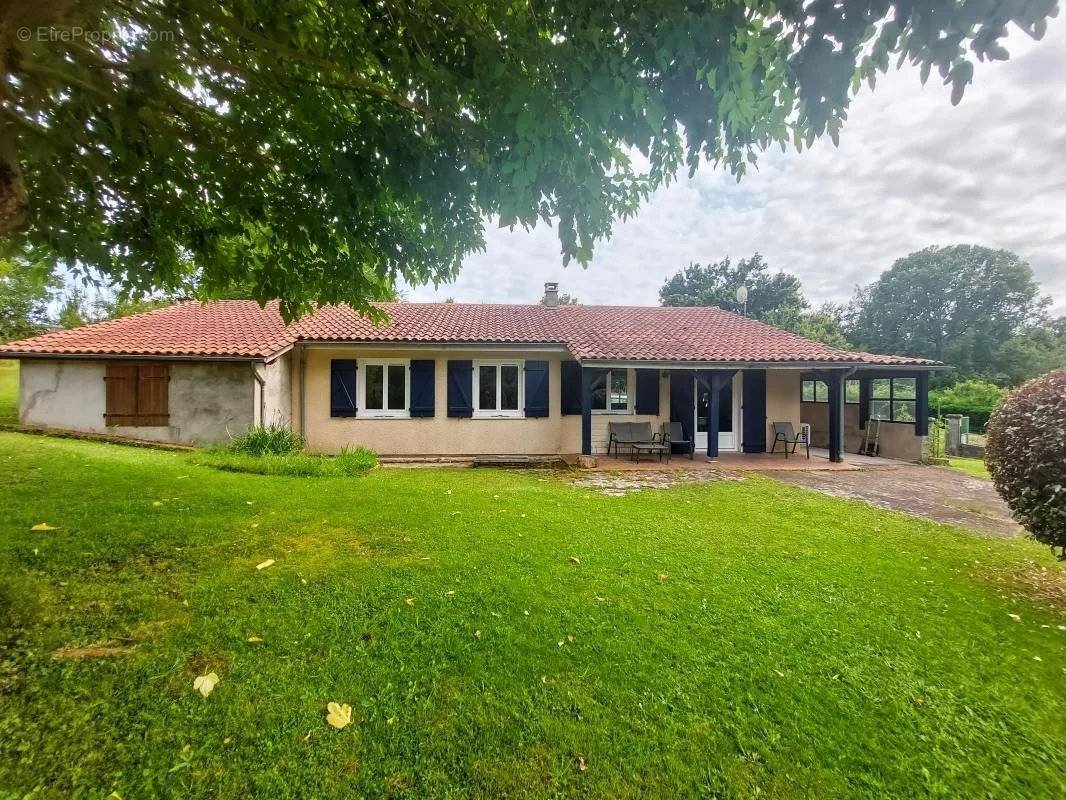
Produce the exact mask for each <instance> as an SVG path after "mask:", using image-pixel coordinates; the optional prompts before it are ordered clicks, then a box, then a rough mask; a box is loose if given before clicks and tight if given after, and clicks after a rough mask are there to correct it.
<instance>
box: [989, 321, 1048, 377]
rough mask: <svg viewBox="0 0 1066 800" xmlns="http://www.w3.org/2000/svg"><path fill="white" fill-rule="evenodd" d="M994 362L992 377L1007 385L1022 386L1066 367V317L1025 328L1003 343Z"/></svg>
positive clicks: (990, 375)
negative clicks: (1031, 379)
mask: <svg viewBox="0 0 1066 800" xmlns="http://www.w3.org/2000/svg"><path fill="white" fill-rule="evenodd" d="M993 363H994V366H995V369H994V371H992V372H991V373H990V374H989V378H990V379H991V380H993V381H995V382H996V383H999V384H1001V385H1003V386H1018V385H1019V384H1022V383H1024V382H1025V381H1027V380H1029V379H1030V378H1035V377H1037V376H1038V375H1043V374H1045V373H1047V372H1051V371H1052V370H1055V369H1062V368H1064V367H1066V317H1059V318H1058V319H1057V320H1054V321H1052V322H1050V323H1047V324H1036V325H1030V326H1028V327H1026V328H1024V329H1023V330H1022V331H1021V332H1020V333H1019V334H1017V335H1016V336H1012V337H1011V338H1010V339H1008V340H1007V341H1005V342H1003V344H1002V345H1001V346H1000V347H999V349H998V350H997V351H996V355H995V357H994V358H993Z"/></svg>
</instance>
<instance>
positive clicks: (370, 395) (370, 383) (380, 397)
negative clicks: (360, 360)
mask: <svg viewBox="0 0 1066 800" xmlns="http://www.w3.org/2000/svg"><path fill="white" fill-rule="evenodd" d="M365 404H366V407H367V408H368V409H371V410H373V411H381V410H382V409H384V408H385V367H383V366H382V365H381V364H367V365H366V401H365Z"/></svg>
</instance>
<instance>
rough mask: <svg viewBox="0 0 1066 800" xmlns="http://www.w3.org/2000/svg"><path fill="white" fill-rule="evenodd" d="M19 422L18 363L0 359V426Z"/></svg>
mask: <svg viewBox="0 0 1066 800" xmlns="http://www.w3.org/2000/svg"><path fill="white" fill-rule="evenodd" d="M18 421H19V362H17V361H10V360H8V359H3V358H0V425H13V424H15V423H16V422H18Z"/></svg>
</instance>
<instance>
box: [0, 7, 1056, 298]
mask: <svg viewBox="0 0 1066 800" xmlns="http://www.w3.org/2000/svg"><path fill="white" fill-rule="evenodd" d="M1055 12H1056V0H1001V2H996V3H981V4H974V3H964V2H961V0H925V1H924V2H922V3H918V4H899V3H896V4H891V3H887V2H886V3H881V4H873V5H871V4H870V3H869V2H865V1H863V2H860V0H841V2H836V3H809V2H797V0H785V1H784V2H780V1H778V2H770V1H769V0H755V1H754V2H739V1H738V0H724V2H720V3H697V4H693V3H689V2H685V1H683V0H628V1H627V2H604V0H568V2H565V3H549V2H544V0H521V1H520V2H515V1H513V0H511V1H508V0H500V1H499V2H488V3H466V2H456V1H455V0H424V2H417V3H415V2H386V3H319V2H311V0H291V2H286V3H262V2H251V1H250V0H221V2H220V0H180V2H179V1H178V0H122V2H118V0H97V2H91V3H72V2H30V0H16V1H15V2H8V3H5V4H4V5H3V6H2V8H0V62H2V67H3V84H2V91H0V236H8V237H10V238H12V239H14V240H15V241H17V242H34V243H45V244H47V245H48V246H50V247H51V248H52V249H53V250H54V251H55V253H56V254H57V255H58V256H59V257H60V258H61V259H63V260H64V261H67V262H68V263H72V264H73V263H77V264H81V265H83V266H84V267H86V268H91V269H93V270H95V271H97V272H99V273H100V274H101V275H102V276H103V279H104V281H105V282H112V283H115V284H118V285H119V286H120V287H121V288H122V289H123V290H125V291H130V292H132V293H133V294H149V293H152V292H155V291H175V290H177V289H179V288H180V286H181V285H182V284H183V282H184V276H185V274H186V270H187V264H188V262H189V261H191V262H193V263H195V264H196V265H197V268H198V269H199V270H201V271H202V284H203V286H204V287H205V291H206V292H208V294H211V293H213V292H216V291H222V290H224V289H225V287H227V286H229V285H231V284H233V283H240V282H242V281H250V283H251V285H252V286H253V287H254V292H255V297H256V299H258V300H260V301H265V300H268V299H271V298H281V300H282V309H283V311H284V313H286V314H287V315H290V316H291V315H293V314H295V313H298V312H300V311H302V310H305V309H306V308H308V306H309V305H310V304H312V303H314V302H337V301H347V302H350V303H351V304H352V305H353V306H354V307H355V308H357V309H361V310H362V311H364V312H366V313H373V311H372V309H371V307H370V305H369V302H370V300H372V299H374V298H376V297H379V296H381V295H382V294H383V293H384V292H386V291H387V290H388V289H389V288H391V287H392V286H393V285H395V283H396V282H397V280H398V279H399V278H403V279H405V281H406V283H407V284H409V285H411V286H418V285H422V284H425V283H430V282H432V283H435V284H439V283H440V282H443V281H446V280H448V279H450V278H452V277H454V276H455V274H456V272H457V271H458V269H459V265H460V264H461V262H462V260H463V258H464V257H465V256H466V255H468V254H470V253H472V252H475V251H477V250H478V249H480V248H482V247H483V245H484V236H483V228H484V224H485V219H486V217H492V218H496V219H497V220H498V222H499V224H500V225H504V226H511V227H513V226H515V225H523V226H532V225H535V224H536V223H537V222H538V221H543V222H545V223H552V224H553V225H554V226H555V227H556V229H557V231H558V236H559V240H560V244H561V250H562V257H563V261H564V263H567V262H569V261H570V260H572V259H576V260H577V261H579V262H580V263H582V264H585V263H587V262H588V261H589V260H590V258H591V256H592V252H593V247H594V245H595V244H596V242H597V241H600V240H602V239H603V238H604V237H606V236H607V235H608V234H609V233H610V230H611V225H612V222H613V220H614V219H616V218H619V217H626V216H628V215H631V214H633V213H634V212H635V211H636V209H637V208H638V206H639V204H640V202H641V201H642V200H643V199H644V198H646V197H647V196H648V193H649V192H650V191H652V190H653V189H654V188H655V187H656V186H658V185H661V184H662V183H664V182H665V181H668V180H669V179H670V178H671V177H673V176H674V175H675V174H676V173H677V172H678V170H679V169H680V168H681V167H687V169H688V170H689V172H690V173H691V172H694V171H695V170H696V168H697V167H698V165H699V164H700V163H701V162H703V161H710V162H713V163H715V164H720V165H722V166H724V167H725V168H726V169H728V170H729V171H730V172H731V173H732V174H734V175H736V176H738V177H740V176H742V175H743V174H744V172H745V170H746V169H747V168H748V165H749V164H751V163H754V162H755V160H756V158H757V156H758V154H759V153H760V152H761V151H763V150H765V149H766V148H768V147H771V146H789V145H794V146H796V147H797V148H799V147H804V146H809V145H810V144H812V143H813V142H814V140H815V139H816V138H818V137H820V136H824V135H828V136H830V137H831V138H832V139H833V140H834V141H835V140H837V139H838V137H839V135H840V131H841V128H842V125H843V121H844V119H845V117H846V113H847V107H848V104H849V102H850V98H851V93H852V91H854V90H856V89H857V88H858V83H859V81H861V80H864V79H865V80H867V81H868V82H869V83H870V85H871V86H872V85H873V83H874V81H875V79H876V76H877V75H878V73H880V72H884V71H885V70H887V69H888V67H889V62H890V59H891V58H892V57H893V56H896V57H898V58H899V59H900V60H908V61H910V62H912V63H914V64H916V65H919V66H920V67H921V70H922V76H923V79H924V78H925V77H927V76H928V75H929V74H930V72H931V70H932V69H933V68H936V70H937V71H938V72H939V74H940V76H941V77H942V78H943V79H944V80H945V82H946V83H950V84H951V85H952V101H953V102H958V101H959V100H960V99H961V97H962V93H963V91H964V89H965V86H966V85H967V84H968V83H969V82H970V81H971V78H972V74H973V59H1005V58H1007V57H1008V53H1007V51H1006V49H1005V48H1004V47H1003V45H1002V43H1001V40H1002V39H1003V37H1005V36H1006V35H1007V33H1008V25H1009V23H1011V22H1013V23H1015V24H1016V25H1017V26H1018V27H1019V28H1021V29H1022V30H1024V31H1026V32H1027V33H1029V34H1030V35H1031V36H1033V37H1036V38H1039V37H1041V36H1042V35H1043V33H1044V31H1045V29H1046V20H1047V17H1049V16H1050V15H1052V14H1053V13H1055ZM79 32H80V33H79ZM87 34H88V35H87ZM633 150H637V151H639V152H640V153H641V154H642V156H643V157H642V158H641V159H632V158H631V157H630V153H631V152H632V151H633ZM644 165H646V166H644Z"/></svg>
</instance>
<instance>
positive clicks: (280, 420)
mask: <svg viewBox="0 0 1066 800" xmlns="http://www.w3.org/2000/svg"><path fill="white" fill-rule="evenodd" d="M257 370H258V372H259V375H260V376H261V377H262V379H263V387H262V390H261V391H262V392H263V397H262V405H261V406H259V407H260V408H261V410H262V419H261V420H258V421H259V422H261V423H262V424H263V425H274V424H278V425H285V426H289V427H291V426H292V365H291V356H290V354H289V353H285V354H284V355H282V356H280V357H279V358H277V359H276V360H274V361H272V362H270V363H269V364H261V365H259V366H258V367H257ZM257 390H258V387H257Z"/></svg>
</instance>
